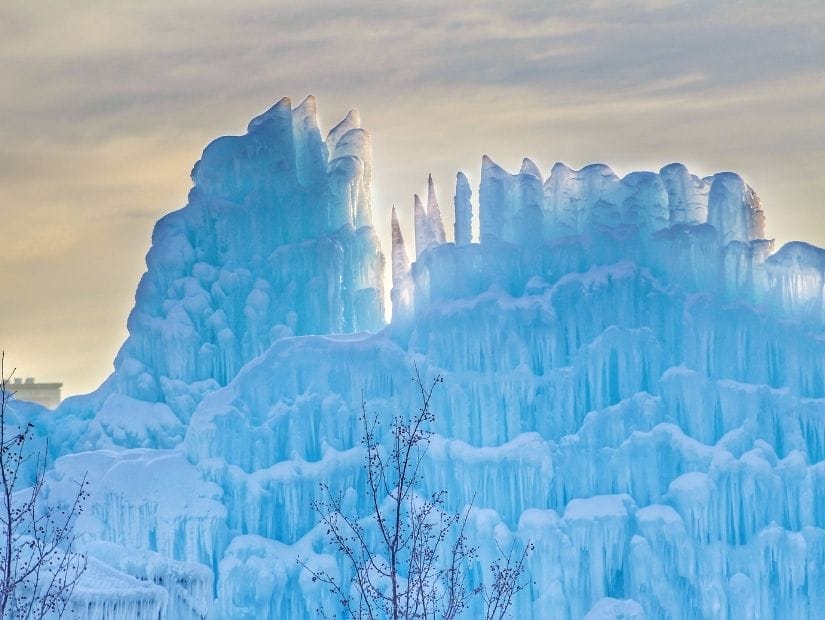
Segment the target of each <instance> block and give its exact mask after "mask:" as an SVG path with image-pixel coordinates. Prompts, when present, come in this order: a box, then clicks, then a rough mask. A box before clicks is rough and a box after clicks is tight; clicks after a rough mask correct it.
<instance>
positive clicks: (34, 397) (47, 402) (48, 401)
mask: <svg viewBox="0 0 825 620" xmlns="http://www.w3.org/2000/svg"><path fill="white" fill-rule="evenodd" d="M62 387H63V384H62V383H35V381H34V379H33V378H31V377H27V378H26V379H25V380H23V379H14V380H13V381H12V383H11V385H7V389H8V390H9V391H10V392H14V397H15V398H16V399H18V400H29V401H32V402H34V403H40V404H41V405H43V406H44V407H48V408H49V409H54V408H55V407H57V406H58V405H59V404H60V388H62Z"/></svg>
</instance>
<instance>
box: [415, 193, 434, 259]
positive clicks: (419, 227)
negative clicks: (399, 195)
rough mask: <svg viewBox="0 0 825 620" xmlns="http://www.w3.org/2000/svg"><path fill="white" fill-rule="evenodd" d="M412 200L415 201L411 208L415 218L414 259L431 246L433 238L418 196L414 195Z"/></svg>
mask: <svg viewBox="0 0 825 620" xmlns="http://www.w3.org/2000/svg"><path fill="white" fill-rule="evenodd" d="M413 198H414V201H415V202H414V207H413V213H414V218H415V257H416V258H418V257H419V256H421V253H422V252H423V251H424V250H426V249H427V248H429V247H430V246H431V245H432V243H433V237H432V232H431V229H430V222H429V219H428V218H427V212H426V211H424V205H422V204H421V199H420V198H419V197H418V194H415V196H413Z"/></svg>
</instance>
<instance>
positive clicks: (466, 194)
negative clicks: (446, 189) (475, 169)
mask: <svg viewBox="0 0 825 620" xmlns="http://www.w3.org/2000/svg"><path fill="white" fill-rule="evenodd" d="M472 195H473V191H472V190H471V189H470V182H469V181H468V180H467V176H466V175H465V174H464V173H463V172H459V173H458V174H456V175H455V198H454V200H453V205H454V206H455V227H454V234H455V242H456V245H470V243H471V242H472V240H473V230H472V221H473V205H472V204H471V203H470V197H471V196H472Z"/></svg>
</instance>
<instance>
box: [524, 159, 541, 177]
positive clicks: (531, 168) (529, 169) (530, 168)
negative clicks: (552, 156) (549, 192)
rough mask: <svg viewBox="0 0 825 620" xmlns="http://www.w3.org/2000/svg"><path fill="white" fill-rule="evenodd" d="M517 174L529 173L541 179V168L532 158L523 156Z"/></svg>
mask: <svg viewBox="0 0 825 620" xmlns="http://www.w3.org/2000/svg"><path fill="white" fill-rule="evenodd" d="M519 174H530V175H533V176H534V177H536V178H537V179H538V180H539V181H542V180H543V179H542V176H541V170H539V167H538V166H537V165H536V164H535V162H533V160H531V159H529V158H527V157H525V158H524V159H523V160H522V162H521V169H520V170H519Z"/></svg>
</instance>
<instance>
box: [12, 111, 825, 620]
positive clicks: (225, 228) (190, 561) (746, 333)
mask: <svg viewBox="0 0 825 620" xmlns="http://www.w3.org/2000/svg"><path fill="white" fill-rule="evenodd" d="M358 125H359V121H358V117H357V114H355V113H350V114H349V115H348V116H347V118H346V119H345V120H344V121H343V122H342V123H341V124H339V125H338V126H337V127H336V128H334V129H333V130H332V131H331V132H330V133H329V136H328V137H327V139H326V141H323V140H322V139H321V137H320V133H319V131H318V128H317V124H316V122H315V116H314V102H313V101H312V100H311V99H309V100H307V101H306V102H304V103H303V104H301V106H299V107H297V108H295V109H294V110H292V109H290V106H289V104H288V102H287V101H282V102H280V103H279V104H278V105H276V106H275V107H274V108H273V109H272V110H270V111H269V112H267V113H266V114H264V115H262V116H261V117H258V119H255V120H253V121H252V123H250V128H249V133H248V134H247V135H246V136H243V137H238V138H221V139H219V140H217V141H215V142H213V143H212V144H211V145H210V146H209V147H207V149H206V151H205V153H204V156H203V158H202V160H201V162H199V164H198V165H196V167H195V170H194V172H193V179H194V181H195V187H194V188H193V190H192V194H191V196H190V203H189V205H187V207H185V208H184V209H182V210H181V211H178V212H175V213H173V214H171V215H169V216H167V217H166V218H164V219H163V220H161V221H160V222H159V223H158V226H157V228H156V231H155V236H154V241H153V246H152V249H151V250H150V253H149V255H148V257H147V265H148V271H147V274H146V275H145V276H144V278H143V280H142V281H141V284H140V287H139V289H138V295H137V300H136V306H135V309H134V310H133V312H132V315H131V317H130V321H129V326H130V337H129V340H128V341H127V342H126V344H125V345H124V347H123V349H122V350H121V353H120V354H119V356H118V359H117V360H116V371H115V373H114V375H113V377H112V378H111V379H110V380H109V381H108V382H107V383H106V384H105V385H104V386H102V387H101V389H100V390H99V391H98V392H97V393H96V394H94V395H91V396H89V397H85V398H78V399H72V400H70V401H68V402H67V403H66V404H65V405H64V406H63V407H61V408H60V409H59V410H58V411H57V412H56V413H55V414H51V415H52V416H53V417H51V418H49V420H48V421H47V420H46V418H45V417H43V416H42V415H41V416H38V415H36V414H35V417H39V423H40V425H41V427H43V428H48V429H49V433H50V434H51V435H52V437H53V438H54V439H53V441H54V440H56V441H57V442H58V444H59V447H58V451H59V452H61V453H66V452H75V453H74V454H69V455H67V456H64V457H62V458H61V459H59V460H58V462H57V464H56V467H55V469H54V471H53V472H52V474H51V479H50V484H49V487H48V491H49V499H50V501H53V502H55V503H59V502H60V501H61V498H63V497H64V496H65V493H66V489H67V487H68V486H69V485H68V481H70V480H71V479H73V478H76V477H77V476H78V475H79V473H80V472H83V471H85V470H89V471H90V472H92V475H91V476H90V479H91V482H92V488H93V491H94V493H93V497H92V499H91V502H90V504H91V505H90V506H89V510H88V511H87V513H86V514H85V515H84V518H83V519H82V520H81V522H80V523H79V524H78V527H79V529H80V530H82V531H83V532H86V536H87V539H88V540H91V539H99V540H102V541H105V543H106V544H100V543H97V544H96V545H91V546H90V547H89V551H90V554H91V555H92V556H93V557H94V558H95V559H96V562H97V564H95V566H96V567H98V568H96V569H95V570H96V571H104V569H105V571H109V572H110V573H111V574H113V575H120V576H121V578H120V581H118V585H117V588H115V587H114V586H113V589H112V597H113V598H112V601H110V603H107V602H106V597H105V592H104V593H101V592H100V591H97V590H95V589H94V588H87V589H86V590H83V591H82V592H81V594H82V595H83V596H86V597H87V598H88V600H90V601H92V602H93V603H94V604H95V605H97V607H90V609H91V610H92V611H90V614H89V615H90V617H94V613H96V612H94V610H95V609H133V607H129V605H133V604H134V605H138V606H139V605H144V607H143V609H144V610H145V611H146V612H147V613H148V612H149V611H152V612H153V613H156V612H155V610H156V609H161V608H162V609H163V610H164V612H163V613H165V614H166V616H167V617H170V618H171V617H175V618H181V617H183V618H188V617H199V614H201V613H203V610H205V609H208V608H211V613H212V617H217V618H285V617H304V616H310V615H312V612H313V611H314V610H315V608H316V607H317V606H318V604H319V601H326V602H327V603H329V604H333V603H334V601H332V600H331V598H330V596H329V594H328V593H326V592H325V591H324V590H323V589H322V588H320V587H319V584H317V583H313V582H312V581H311V580H310V579H309V578H308V575H307V574H306V573H302V572H301V570H300V568H299V566H298V565H297V564H296V563H295V558H296V557H297V556H298V555H301V556H302V557H304V558H308V560H309V561H310V562H317V563H322V564H324V565H325V566H328V567H333V566H335V565H336V564H338V565H341V561H342V560H341V558H340V557H336V556H335V553H334V549H333V548H331V547H330V546H329V545H327V544H326V543H325V537H324V532H323V531H322V530H321V529H320V528H318V527H317V523H316V518H315V515H314V514H313V513H312V511H311V510H310V509H309V506H310V503H311V501H312V500H313V499H314V498H316V497H317V495H316V494H317V493H318V482H319V481H324V482H326V483H328V484H329V485H330V486H331V487H332V488H333V489H340V490H342V491H346V490H347V489H353V490H354V491H355V493H353V494H351V497H352V501H351V503H350V509H352V510H353V511H357V512H360V513H362V514H365V513H366V512H367V510H368V509H367V506H366V501H365V500H366V498H365V497H364V494H363V489H364V480H363V478H364V471H363V468H362V462H363V461H362V456H361V453H360V448H359V443H358V439H359V435H358V427H357V424H356V423H355V420H356V416H357V414H358V411H359V409H360V404H361V401H362V399H363V400H364V401H366V403H367V407H368V408H369V409H370V410H374V411H380V412H382V415H386V416H388V417H389V416H391V415H393V414H394V413H403V412H405V411H409V410H410V409H412V408H414V407H416V406H417V401H416V394H415V390H414V387H415V386H414V385H413V384H412V383H411V381H410V377H411V376H412V374H413V368H414V365H417V366H418V367H419V368H420V369H421V370H422V372H423V373H424V374H425V375H426V376H429V377H431V376H434V375H436V374H441V375H443V376H444V378H445V382H444V385H443V388H442V389H440V391H437V392H436V397H435V401H434V410H435V411H436V413H437V421H436V425H435V428H434V430H435V431H436V433H437V436H436V438H435V440H434V442H433V445H432V448H431V450H430V453H429V457H428V460H427V464H426V472H425V475H426V480H427V484H428V485H429V488H430V489H431V490H435V489H446V490H447V491H448V503H449V506H450V507H451V508H453V509H456V510H458V509H461V508H462V507H463V506H464V505H465V504H466V503H467V502H469V501H470V499H471V498H473V497H475V508H474V509H473V511H472V513H471V518H470V523H469V527H470V534H471V537H472V539H473V541H474V542H475V543H476V544H477V545H478V546H479V557H480V560H479V563H478V564H477V565H476V566H474V567H473V570H474V571H475V572H476V573H478V574H480V573H482V572H483V570H484V566H486V565H488V564H489V562H490V561H491V559H492V558H494V557H495V556H496V553H497V550H496V541H499V542H505V543H506V541H507V540H509V539H510V538H511V537H517V538H519V539H521V540H523V541H527V540H529V541H532V542H533V543H534V544H535V551H534V552H533V553H532V555H531V557H530V564H529V570H530V575H531V578H532V580H533V582H534V583H533V585H531V586H530V587H529V588H528V589H527V590H525V591H524V592H522V593H521V595H519V597H518V598H517V600H516V601H515V605H514V612H515V615H516V617H525V618H528V617H532V618H581V617H584V616H585V615H586V614H588V613H590V616H589V617H599V618H604V617H621V614H624V617H642V614H644V616H646V617H650V618H695V617H708V618H808V617H815V616H816V614H817V612H818V610H820V609H822V608H823V607H825V355H824V354H825V343H823V319H824V318H825V315H824V314H823V313H825V305H823V304H825V300H824V299H823V285H824V284H825V280H823V278H825V251H823V250H821V249H819V248H815V247H813V246H811V245H808V244H805V243H801V242H797V243H791V244H788V245H786V246H784V247H783V248H781V249H780V250H779V251H778V252H776V253H774V254H772V251H773V243H772V241H771V240H769V239H766V238H765V237H766V233H765V218H764V213H763V210H762V207H761V204H760V202H759V199H758V197H757V196H756V194H755V192H754V191H753V190H752V189H751V188H750V187H749V186H748V185H747V184H746V183H745V182H744V181H743V179H742V178H741V177H740V176H739V175H736V174H733V173H719V174H716V175H714V176H712V177H708V178H704V179H700V178H697V177H696V176H693V175H691V174H690V173H689V172H688V171H687V170H686V169H685V168H684V166H681V165H679V164H672V165H670V166H666V167H665V168H663V169H662V170H661V171H660V172H659V173H652V172H635V173H632V174H629V175H627V176H625V177H623V178H619V177H618V176H616V175H615V174H614V173H613V172H612V171H611V170H610V169H609V168H608V167H606V166H603V165H593V166H588V167H585V168H583V169H582V170H572V169H570V168H568V167H566V166H564V165H563V164H556V165H555V166H554V167H553V169H552V170H551V171H550V173H549V175H548V176H547V178H546V180H545V179H544V178H542V174H541V172H540V170H539V168H538V167H537V166H536V165H535V164H534V163H533V162H531V161H530V160H525V161H524V164H523V165H522V167H521V169H520V171H519V172H518V173H517V174H509V173H508V172H506V171H505V170H503V169H502V168H500V167H499V166H497V165H496V164H495V163H494V162H493V161H492V160H491V159H489V158H487V157H485V158H484V160H483V162H482V171H481V183H480V188H479V192H478V196H479V208H478V212H477V216H478V218H479V228H480V232H481V238H480V240H479V241H478V242H473V239H472V225H471V222H472V218H473V217H474V216H475V215H476V212H475V208H474V207H473V191H472V189H471V187H470V185H469V183H468V181H467V178H466V177H465V176H464V175H463V174H459V175H458V178H457V183H456V193H455V199H454V201H453V204H454V206H455V212H456V213H455V227H454V239H455V242H449V241H448V240H447V234H446V233H445V230H446V227H445V226H444V223H443V221H442V215H441V207H440V206H439V201H438V198H437V197H436V195H435V192H434V191H433V185H432V183H430V187H429V192H428V197H427V200H426V205H425V204H424V202H423V201H421V200H419V199H418V198H416V200H415V202H414V205H415V208H414V212H413V213H411V214H407V215H399V214H397V213H393V215H392V220H393V221H392V248H391V256H392V270H393V274H392V276H393V278H392V281H393V289H392V292H391V299H392V303H393V320H392V324H391V325H389V326H388V327H386V328H385V329H382V330H380V331H377V333H372V334H364V333H361V334H352V333H350V334H348V335H341V334H344V333H345V332H357V331H361V330H364V329H366V330H371V331H376V330H377V328H379V327H381V317H382V308H381V304H382V295H381V290H380V282H381V269H382V267H383V258H382V255H381V253H380V249H379V246H378V243H377V240H376V239H375V235H374V233H373V231H372V228H371V227H370V197H369V195H370V192H369V184H370V175H371V170H370V164H369V138H368V136H367V134H366V133H365V132H364V131H363V130H361V129H360V128H359V127H358ZM399 217H406V218H409V219H410V220H412V221H413V222H414V226H415V252H411V251H408V248H407V247H406V246H405V240H404V239H403V236H402V233H401V227H400V226H399V224H398V219H399ZM410 249H411V248H410ZM411 255H415V257H416V258H415V261H414V262H413V263H412V264H410V263H409V259H408V257H409V256H411ZM18 412H20V413H26V412H27V410H26V409H25V408H24V407H19V408H18ZM84 450H86V451H85V452H84ZM127 550H128V551H127ZM128 579H139V580H143V581H144V582H145V583H146V584H147V587H144V588H143V589H135V590H134V598H135V601H131V602H130V600H127V599H128V597H127V596H126V595H125V594H124V586H123V585H122V584H126V583H129V581H128ZM150 582H152V583H155V584H162V585H163V586H164V588H165V592H160V593H159V591H158V589H157V587H156V586H152V585H151V583H150ZM113 583H114V582H113ZM182 584H186V585H182ZM161 595H164V596H161ZM213 599H214V600H213ZM141 601H143V602H142V603H141ZM107 604H110V605H112V606H110V607H108V608H107V607H105V605H107ZM101 605H103V606H104V607H101ZM115 605H120V607H116V606H115ZM93 612H94V613H93ZM478 612H479V608H478V607H476V608H474V609H473V610H472V612H471V614H470V617H472V616H474V615H477V614H478ZM113 613H121V612H113ZM123 613H125V612H123ZM123 617H126V616H125V615H124V616H123Z"/></svg>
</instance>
